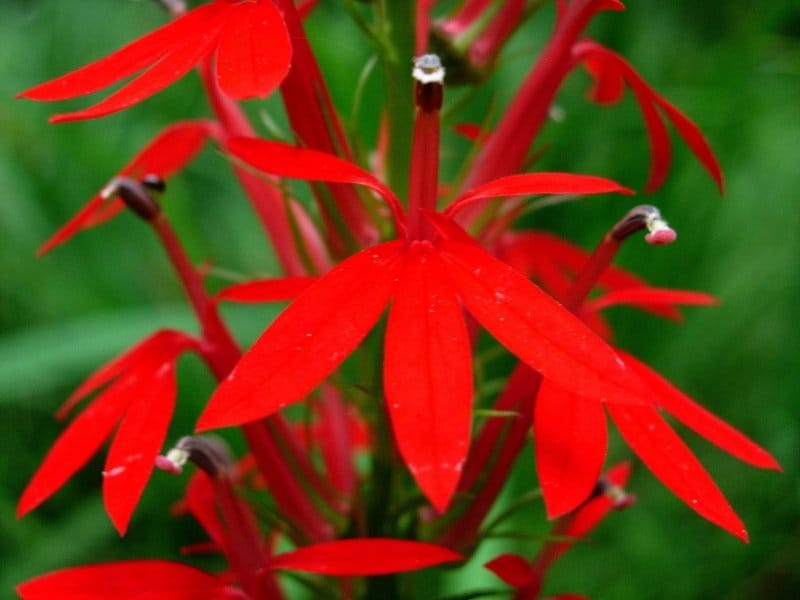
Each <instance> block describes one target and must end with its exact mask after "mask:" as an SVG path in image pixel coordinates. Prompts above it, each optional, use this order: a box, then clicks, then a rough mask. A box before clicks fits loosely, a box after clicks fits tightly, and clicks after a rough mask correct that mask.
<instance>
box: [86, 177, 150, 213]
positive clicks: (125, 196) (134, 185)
mask: <svg viewBox="0 0 800 600" xmlns="http://www.w3.org/2000/svg"><path fill="white" fill-rule="evenodd" d="M151 184H152V183H151ZM100 196H101V197H102V198H105V199H109V198H113V197H114V196H119V197H120V198H121V199H122V201H123V202H124V203H125V205H126V206H127V207H128V208H130V209H131V210H132V211H133V212H135V213H136V214H137V215H139V216H140V217H141V218H142V219H144V220H145V221H148V222H150V221H152V220H154V219H155V218H156V217H157V216H158V214H159V213H160V212H161V208H160V207H159V206H158V203H157V202H156V201H155V200H154V199H153V197H152V196H151V195H150V191H149V189H148V186H147V185H145V184H144V183H139V182H138V181H135V180H133V179H131V178H130V177H114V179H112V180H111V181H109V182H108V184H107V185H106V187H104V188H103V189H102V190H101V191H100Z"/></svg>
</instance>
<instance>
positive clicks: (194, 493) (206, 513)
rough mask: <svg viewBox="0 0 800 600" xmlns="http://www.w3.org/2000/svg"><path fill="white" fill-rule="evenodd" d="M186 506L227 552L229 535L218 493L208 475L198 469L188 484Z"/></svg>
mask: <svg viewBox="0 0 800 600" xmlns="http://www.w3.org/2000/svg"><path fill="white" fill-rule="evenodd" d="M186 508H187V510H188V511H189V513H190V514H191V515H192V516H193V517H194V518H195V520H196V521H197V522H198V523H200V526H201V527H202V528H203V529H204V530H205V532H206V533H207V534H208V536H209V537H210V538H211V540H212V542H213V544H214V546H215V547H216V548H217V549H218V550H221V551H222V552H223V553H225V554H227V553H228V552H229V548H228V536H227V534H226V533H225V527H224V526H223V524H222V520H221V519H220V514H219V511H218V510H217V502H216V493H215V491H214V486H213V484H212V483H211V480H210V479H209V477H208V475H206V474H205V473H204V472H203V471H197V472H196V473H195V474H194V475H192V478H191V480H190V481H189V485H187V486H186Z"/></svg>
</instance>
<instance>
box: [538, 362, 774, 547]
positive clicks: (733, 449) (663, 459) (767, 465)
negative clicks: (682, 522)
mask: <svg viewBox="0 0 800 600" xmlns="http://www.w3.org/2000/svg"><path fill="white" fill-rule="evenodd" d="M617 352H618V353H619V354H620V356H621V357H622V358H623V359H624V360H625V364H626V365H628V366H629V367H630V368H631V369H632V370H633V371H634V372H635V373H636V374H637V375H638V376H639V377H640V378H641V379H642V380H643V381H644V382H646V383H647V385H648V387H649V388H650V391H651V397H652V400H653V404H654V405H639V406H632V405H627V406H623V405H621V404H612V403H607V404H606V409H607V410H608V413H609V414H610V415H611V418H612V419H613V421H614V423H615V424H616V426H617V428H618V429H619V431H620V433H621V434H622V437H623V438H624V439H625V441H626V442H627V443H628V444H629V445H630V447H631V448H632V449H633V451H634V452H635V453H636V454H637V455H638V456H639V457H640V458H641V459H642V461H643V462H644V463H645V464H646V465H647V466H648V467H649V468H650V470H651V471H652V472H653V474H654V475H655V476H656V477H658V478H659V479H660V480H661V482H662V483H663V484H664V485H665V486H667V487H668V488H669V489H670V490H671V491H672V492H673V493H674V494H675V495H676V496H678V497H679V498H680V499H681V500H683V501H684V502H685V503H686V504H687V505H688V506H689V507H690V508H692V509H693V510H695V511H697V512H698V513H699V514H700V515H701V516H703V517H705V518H706V519H708V520H709V521H711V522H712V523H714V524H716V525H718V526H720V527H722V528H723V529H725V530H727V531H729V532H730V533H732V534H733V535H735V536H737V537H739V538H741V539H742V540H747V532H746V531H745V529H744V526H743V525H742V522H741V521H740V520H739V517H738V516H737V515H736V513H735V512H734V511H733V509H732V508H731V507H730V505H729V504H728V501H727V500H726V499H725V497H724V496H723V495H722V492H721V491H720V490H719V488H718V487H717V485H716V484H715V483H714V480H713V479H712V478H711V476H710V475H709V474H708V473H707V472H706V470H705V469H704V468H703V466H702V465H701V464H700V462H699V461H698V460H697V458H696V457H695V456H694V454H693V453H692V451H691V450H690V449H689V448H688V447H687V446H686V445H685V444H684V443H683V441H681V439H680V438H679V437H678V435H677V434H676V433H675V432H674V431H673V430H672V428H671V427H670V426H669V424H668V423H667V422H666V420H664V418H663V417H662V416H661V413H660V412H659V408H660V409H663V410H664V411H665V412H667V413H669V414H670V415H672V416H673V417H675V418H676V419H678V420H679V421H681V422H682V423H683V424H684V425H686V426H687V427H689V428H690V429H693V430H694V431H695V432H697V433H698V434H699V435H701V436H703V437H704V438H706V439H707V440H708V441H710V442H711V443H713V444H715V445H716V446H718V447H719V448H721V449H722V450H725V451H726V452H728V453H729V454H731V455H733V456H735V457H736V458H738V459H740V460H742V461H744V462H746V463H748V464H751V465H753V466H756V467H760V468H764V469H777V470H780V466H779V465H778V463H777V462H776V461H775V459H774V458H773V457H772V456H771V455H770V454H769V453H768V452H767V451H766V450H764V449H763V448H761V447H760V446H758V445H757V444H755V443H754V442H752V441H751V440H749V439H748V438H747V437H746V436H745V435H743V434H742V433H740V432H739V431H737V430H736V429H734V428H733V427H731V426H730V425H728V424H727V423H725V422H724V421H722V420H721V419H720V418H718V417H716V416H715V415H713V414H712V413H710V412H709V411H707V410H706V409H704V408H703V407H702V406H700V405H699V404H697V403H696V402H695V401H694V400H692V399H691V398H689V397H688V396H686V395H685V394H683V393H682V392H681V391H680V390H678V389H676V388H675V387H673V386H672V384H670V383H669V382H668V381H667V380H666V379H664V378H663V377H661V376H660V375H658V374H657V373H656V372H655V371H653V370H652V369H650V368H649V367H647V366H645V365H644V364H642V363H641V362H639V361H638V360H636V359H635V358H633V357H632V356H630V355H627V354H624V353H622V352H621V351H619V350H618V351H617ZM534 438H535V439H536V466H537V470H538V472H539V480H540V483H541V486H542V492H543V494H544V499H545V505H546V507H547V513H548V516H550V518H553V517H557V516H560V515H562V514H565V513H567V512H569V511H571V510H573V509H574V508H575V507H577V506H578V505H579V504H580V503H581V502H583V501H584V500H585V499H586V498H587V497H588V496H589V494H590V492H591V491H592V489H593V488H594V486H595V483H596V482H597V479H598V477H599V475H600V470H601V469H602V466H603V462H604V460H605V455H606V443H607V430H606V417H605V413H604V411H603V407H602V406H601V404H600V403H598V402H591V401H587V400H586V399H585V398H581V397H579V396H577V395H576V394H574V393H572V392H569V391H566V390H564V389H560V388H559V387H557V386H555V385H553V384H552V383H551V382H549V381H547V380H545V381H544V382H543V383H542V386H541V388H540V390H539V395H538V396H537V399H536V410H535V416H534Z"/></svg>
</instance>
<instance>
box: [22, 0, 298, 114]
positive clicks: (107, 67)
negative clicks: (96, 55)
mask: <svg viewBox="0 0 800 600" xmlns="http://www.w3.org/2000/svg"><path fill="white" fill-rule="evenodd" d="M214 52H216V65H217V69H216V70H217V79H218V81H219V85H220V87H221V88H222V90H223V91H224V92H225V93H226V94H228V95H229V96H231V97H233V98H237V99H245V98H252V97H264V96H267V95H268V94H270V93H271V92H272V91H273V90H274V89H275V88H276V87H278V85H279V84H280V83H281V81H283V78H284V77H286V74H287V73H288V72H289V66H290V62H291V55H292V48H291V43H290V41H289V35H288V33H287V31H286V25H285V23H284V22H283V17H282V16H281V13H280V11H278V9H277V8H276V7H275V6H274V5H273V3H272V2H271V1H270V0H254V1H242V2H236V1H233V0H214V2H211V3H210V4H206V5H204V6H201V7H199V8H196V9H194V10H192V11H189V12H188V13H186V14H185V15H184V16H182V17H180V18H179V19H177V20H175V21H173V22H172V23H169V24H167V25H165V26H163V27H161V28H159V29H157V30H155V31H154V32H152V33H149V34H147V35H145V36H144V37H141V38H139V39H138V40H136V41H135V42H132V43H131V44H128V45H127V46H125V47H123V48H120V49H119V50H117V51H116V52H114V53H113V54H110V55H109V56H107V57H105V58H102V59H100V60H98V61H96V62H93V63H90V64H88V65H86V66H84V67H81V68H80V69H77V70H75V71H72V72H71V73H67V74H66V75H63V76H61V77H59V78H57V79H53V80H52V81H48V82H46V83H42V84H40V85H37V86H36V87H33V88H31V89H29V90H26V91H24V92H22V93H21V94H19V96H18V97H20V98H29V99H31V100H46V101H52V100H66V99H68V98H75V97H77V96H83V95H85V94H91V93H93V92H96V91H98V90H101V89H103V88H105V87H108V86H110V85H112V84H113V83H116V82H117V81H120V80H122V79H125V78H126V77H129V76H131V75H134V74H135V73H138V72H140V71H143V70H144V73H142V74H141V75H139V76H138V77H136V78H135V79H133V80H132V81H130V82H129V83H127V84H126V85H124V86H123V87H122V88H120V89H119V90H117V91H116V92H114V93H113V94H111V95H110V96H109V97H108V98H106V99H105V100H103V101H101V102H99V103H98V104H95V105H94V106H92V107H90V108H87V109H84V110H80V111H77V112H73V113H67V114H64V115H57V116H55V117H53V118H52V119H51V121H52V122H53V123H58V122H62V121H75V120H78V119H92V118H96V117H102V116H104V115H107V114H110V113H113V112H116V111H119V110H123V109H125V108H128V107H129V106H132V105H133V104H137V103H138V102H141V101H142V100H145V99H146V98H149V97H150V96H152V95H153V94H155V93H156V92H159V91H161V90H162V89H164V88H165V87H167V86H168V85H170V84H172V83H174V82H175V81H177V80H178V79H180V78H181V77H183V76H184V75H185V74H186V73H188V72H189V71H190V70H191V69H192V68H193V67H194V66H195V65H196V64H198V62H200V61H201V60H203V59H204V58H206V57H208V56H211V55H212V54H214ZM145 69H146V70H145Z"/></svg>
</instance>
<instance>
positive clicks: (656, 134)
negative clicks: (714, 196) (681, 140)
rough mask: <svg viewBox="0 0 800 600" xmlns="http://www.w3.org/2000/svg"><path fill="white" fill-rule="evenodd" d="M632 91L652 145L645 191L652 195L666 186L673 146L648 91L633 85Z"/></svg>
mask: <svg viewBox="0 0 800 600" xmlns="http://www.w3.org/2000/svg"><path fill="white" fill-rule="evenodd" d="M632 89H633V94H634V96H636V101H637V103H638V104H639V110H641V111H642V118H644V125H645V127H646V128H647V140H648V143H649V144H650V173H649V174H648V175H647V183H645V186H644V189H645V191H646V192H651V193H652V192H654V191H656V190H657V189H658V188H660V187H661V186H662V185H664V181H666V179H667V173H669V165H670V162H672V146H671V145H670V141H669V133H668V132H667V127H666V125H664V121H662V120H661V115H659V114H658V111H657V110H656V109H655V107H654V106H653V104H652V100H651V99H650V98H649V97H648V94H647V91H648V90H647V89H646V88H643V87H642V86H639V85H635V84H633V85H632Z"/></svg>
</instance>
